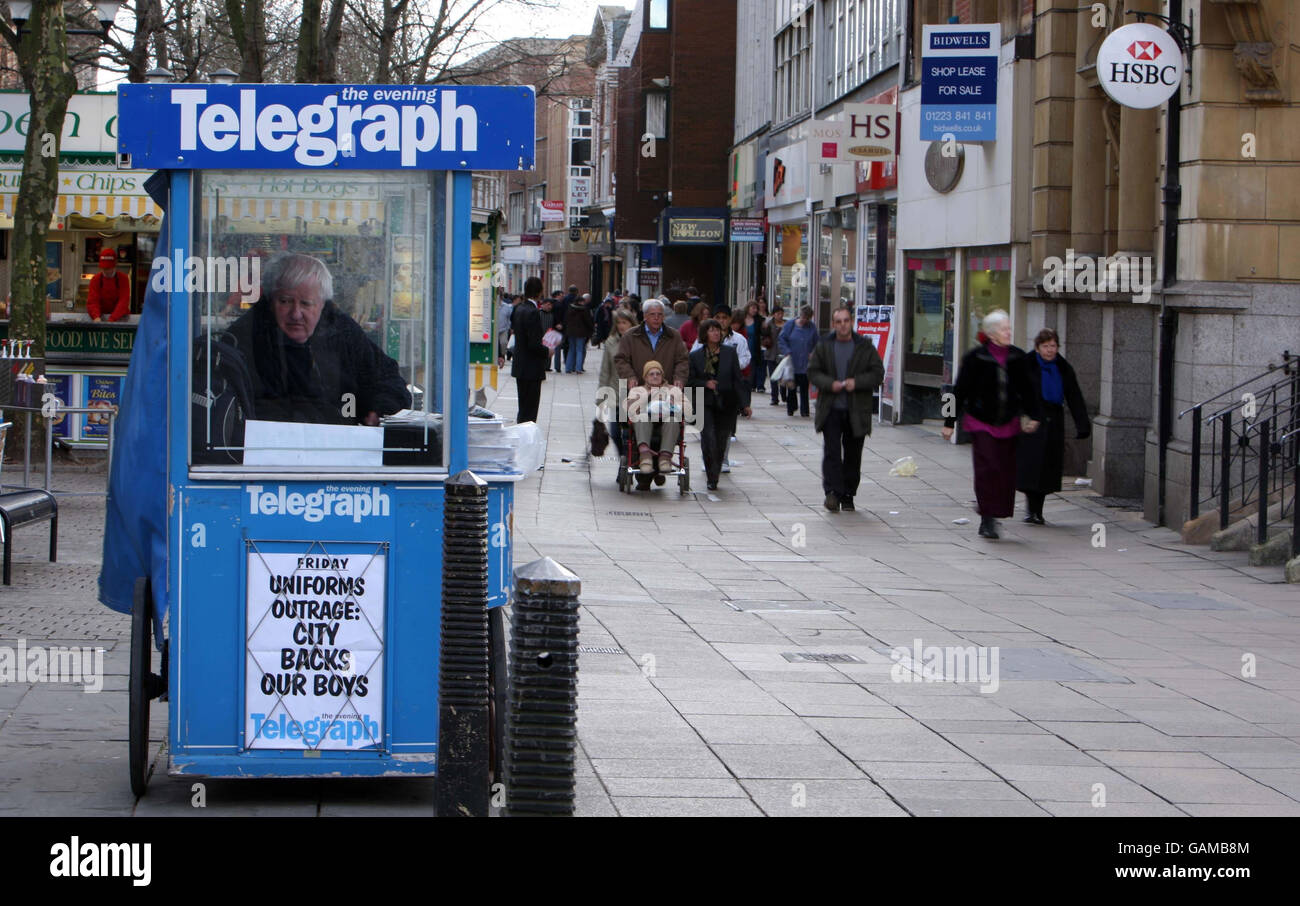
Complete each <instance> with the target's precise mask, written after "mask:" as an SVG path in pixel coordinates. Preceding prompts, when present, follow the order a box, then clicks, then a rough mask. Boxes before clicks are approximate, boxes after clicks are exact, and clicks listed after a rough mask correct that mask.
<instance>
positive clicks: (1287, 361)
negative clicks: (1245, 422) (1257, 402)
mask: <svg viewBox="0 0 1300 906" xmlns="http://www.w3.org/2000/svg"><path fill="white" fill-rule="evenodd" d="M1295 361H1300V356H1293V355H1291V353H1290V351H1287V350H1284V351H1283V352H1282V363H1281V364H1280V365H1269V366H1268V368H1267V369H1265V370H1264V371H1263V372H1262V373H1260V374H1257V375H1255V376H1254V377H1252V378H1247V379H1246V380H1244V381H1242V382H1241V383H1240V384H1237V385H1235V386H1233V387H1229V388H1228V389H1227V390H1224V391H1221V392H1219V393H1216V394H1214V396H1211V397H1207V398H1206V399H1203V400H1201V401H1200V402H1199V403H1197V404H1196V405H1194V406H1188V407H1187V408H1186V409H1184V410H1183V411H1182V412H1179V413H1178V417H1179V418H1182V417H1183V416H1184V415H1186V414H1187V413H1189V412H1191V411H1193V410H1195V409H1201V408H1204V407H1205V405H1206V404H1207V403H1212V402H1214V401H1215V400H1217V399H1218V398H1219V397H1221V396H1224V395H1226V394H1229V393H1235V392H1236V391H1238V390H1240V389H1241V388H1242V387H1246V386H1249V385H1250V384H1253V383H1254V382H1255V381H1258V380H1259V379H1260V378H1262V377H1267V376H1268V375H1270V374H1272V373H1273V372H1274V371H1277V370H1278V369H1279V368H1283V369H1285V368H1290V367H1291V364H1292V363H1293V362H1295ZM1228 408H1229V409H1233V408H1236V404H1235V403H1234V404H1233V405H1232V406H1229V407H1228ZM1219 414H1220V415H1222V414H1223V413H1219Z"/></svg>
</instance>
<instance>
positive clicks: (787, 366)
mask: <svg viewBox="0 0 1300 906" xmlns="http://www.w3.org/2000/svg"><path fill="white" fill-rule="evenodd" d="M793 378H794V363H792V362H791V361H790V357H789V356H788V355H787V356H782V357H781V361H780V362H778V363H777V365H776V368H774V369H772V377H771V379H772V380H774V381H776V382H777V383H778V384H780V383H783V382H785V381H788V380H792V379H793Z"/></svg>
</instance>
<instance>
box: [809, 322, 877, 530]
mask: <svg viewBox="0 0 1300 906" xmlns="http://www.w3.org/2000/svg"><path fill="white" fill-rule="evenodd" d="M853 319H854V312H853V309H852V308H850V307H849V306H847V305H846V306H843V307H842V308H838V309H836V310H835V314H834V316H833V318H832V324H833V326H834V328H835V330H834V332H833V333H832V334H830V335H829V336H828V337H826V338H825V339H824V340H822V341H821V342H820V343H818V344H817V346H816V348H815V349H813V353H812V355H811V356H810V357H809V360H808V381H809V382H810V383H811V384H812V385H813V386H814V387H816V388H817V418H816V419H814V424H815V425H816V428H817V430H818V431H820V432H821V435H822V490H823V491H824V492H825V493H826V500H825V504H826V509H828V510H830V511H831V512H832V513H834V512H836V511H838V510H841V509H844V510H852V509H853V508H854V506H853V498H854V496H855V495H856V494H857V493H858V484H859V483H860V482H861V479H862V447H863V444H865V443H866V441H867V437H868V435H870V434H871V414H872V413H871V409H872V395H873V394H874V393H875V391H876V388H877V387H879V386H880V382H881V381H883V380H884V379H885V363H884V362H882V361H881V359H880V353H878V352H876V346H875V344H874V343H872V342H871V341H870V340H867V339H864V338H863V337H861V336H859V335H858V334H857V332H856V331H854V329H853Z"/></svg>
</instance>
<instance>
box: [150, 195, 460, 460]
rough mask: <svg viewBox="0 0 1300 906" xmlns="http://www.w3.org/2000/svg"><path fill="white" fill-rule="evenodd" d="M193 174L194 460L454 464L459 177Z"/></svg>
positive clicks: (185, 264)
mask: <svg viewBox="0 0 1300 906" xmlns="http://www.w3.org/2000/svg"><path fill="white" fill-rule="evenodd" d="M194 179H195V183H196V184H195V187H194V191H195V198H196V204H195V210H194V216H195V221H196V222H195V225H194V238H195V243H194V245H195V254H194V256H193V257H194V259H195V260H194V262H193V264H191V262H189V261H186V262H179V261H177V262H174V263H173V270H174V271H175V270H176V269H178V268H182V267H183V269H184V270H185V272H186V273H185V279H186V280H187V281H190V282H189V283H188V284H187V289H188V290H189V297H190V302H191V307H192V318H193V321H192V323H193V328H194V329H193V332H192V344H193V348H192V355H191V362H192V368H193V371H192V380H193V390H194V401H195V402H194V405H193V407H192V426H191V430H192V445H191V449H192V460H191V461H192V464H193V465H195V466H205V465H207V466H218V467H229V466H230V465H232V464H239V465H243V466H245V467H249V468H257V469H259V470H262V469H266V468H271V469H277V470H290V471H291V470H311V469H321V468H327V469H330V470H338V469H343V470H358V471H367V472H372V471H375V470H378V469H380V468H382V467H388V466H392V467H407V468H416V469H420V468H423V469H428V468H434V469H438V468H441V467H442V466H443V464H444V463H445V462H446V457H445V455H444V443H445V438H444V436H443V432H442V416H443V412H444V400H443V399H442V393H441V389H440V387H439V383H440V381H439V376H440V374H441V373H442V369H443V363H442V362H441V361H440V350H441V349H442V345H443V344H442V334H443V330H442V325H443V317H444V309H445V301H446V300H445V298H444V296H445V291H444V280H443V274H444V271H443V260H442V253H441V249H442V248H443V247H444V242H445V239H446V237H445V235H444V229H445V226H444V220H443V218H442V217H437V216H435V213H434V212H436V211H441V210H443V208H444V207H445V203H446V185H445V182H444V181H442V180H439V179H436V178H434V177H433V176H431V174H429V173H427V172H394V171H373V172H369V171H361V172H357V171H353V172H348V173H338V172H334V173H319V174H317V173H313V174H311V175H310V176H296V177H290V176H285V175H282V174H266V173H259V172H257V171H205V172H202V173H200V174H196V175H195V176H194ZM435 250H438V252H437V253H435ZM192 272H197V273H192Z"/></svg>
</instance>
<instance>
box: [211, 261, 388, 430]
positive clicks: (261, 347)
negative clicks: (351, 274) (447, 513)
mask: <svg viewBox="0 0 1300 906" xmlns="http://www.w3.org/2000/svg"><path fill="white" fill-rule="evenodd" d="M333 297H334V280H333V278H332V277H331V275H330V272H329V269H328V268H326V266H325V264H324V262H322V261H321V260H319V259H318V258H313V257H311V256H310V255H296V254H286V255H282V256H279V257H277V258H275V259H273V260H272V261H271V262H270V263H269V264H268V265H267V266H266V268H265V269H264V270H263V272H262V295H261V298H260V299H258V301H257V303H256V304H255V305H254V306H253V307H252V308H251V309H250V310H249V311H248V312H246V313H245V314H244V315H242V316H241V317H240V318H239V320H238V321H236V322H235V323H234V324H233V325H231V327H230V333H231V335H232V336H233V337H234V339H235V342H236V344H237V345H238V347H239V350H240V352H241V353H242V354H243V356H244V359H245V361H246V363H247V365H248V369H249V371H250V380H251V384H252V386H251V396H252V401H253V408H254V411H253V412H251V413H249V417H251V418H257V419H262V420H266V421H289V422H314V423H318V424H334V425H355V424H365V425H377V424H379V417H380V416H381V415H389V414H391V413H394V412H397V411H398V410H399V409H406V408H409V407H410V405H411V395H410V392H409V391H408V390H407V388H406V381H405V380H403V378H402V376H401V374H400V373H399V372H398V370H397V363H396V362H394V361H393V360H392V359H391V358H389V357H388V356H386V355H385V354H384V353H383V352H382V351H381V350H380V349H379V347H377V346H376V345H375V344H374V343H372V342H371V341H370V340H369V339H368V338H367V337H366V335H365V334H364V333H363V332H362V330H361V327H360V326H359V325H358V324H357V323H356V322H355V321H353V320H352V319H351V318H349V317H348V316H347V315H345V314H343V312H341V311H339V309H338V307H337V306H335V304H334V302H333V301H332V300H333Z"/></svg>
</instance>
